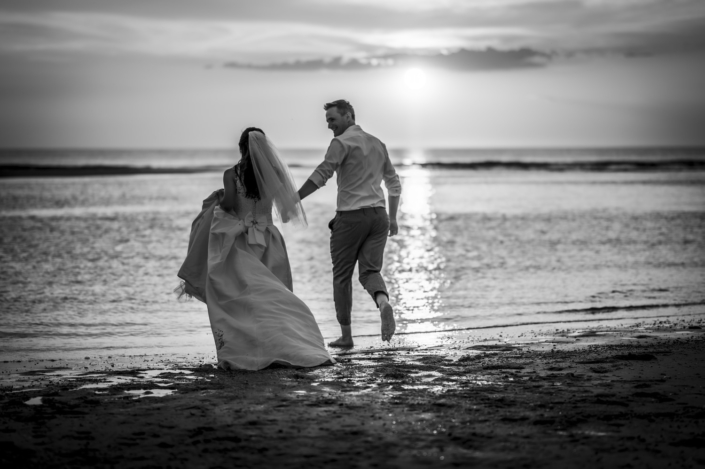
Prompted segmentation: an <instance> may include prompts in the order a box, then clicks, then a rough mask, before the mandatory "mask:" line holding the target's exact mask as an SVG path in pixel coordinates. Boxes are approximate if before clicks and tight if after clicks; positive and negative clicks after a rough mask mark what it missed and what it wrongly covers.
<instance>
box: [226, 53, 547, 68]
mask: <svg viewBox="0 0 705 469" xmlns="http://www.w3.org/2000/svg"><path fill="white" fill-rule="evenodd" d="M550 59H551V55H549V54H546V53H544V52H539V51H535V50H531V49H517V50H496V49H492V48H488V49H485V50H466V49H460V50H458V51H455V52H449V53H439V54H410V53H396V54H385V55H378V56H370V57H350V58H345V57H334V58H332V59H317V60H295V61H293V62H278V63H272V64H265V65H254V64H246V63H239V62H227V63H225V64H223V66H224V67H228V68H249V69H258V70H292V71H294V70H369V69H375V68H385V67H412V66H417V67H419V66H423V67H433V68H443V69H451V70H460V71H479V70H506V69H516V68H531V67H541V66H543V65H545V64H547V63H548V62H549V61H550Z"/></svg>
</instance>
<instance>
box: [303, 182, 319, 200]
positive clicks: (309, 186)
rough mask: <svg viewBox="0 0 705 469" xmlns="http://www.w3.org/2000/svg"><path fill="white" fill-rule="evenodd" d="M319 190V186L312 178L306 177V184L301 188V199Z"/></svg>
mask: <svg viewBox="0 0 705 469" xmlns="http://www.w3.org/2000/svg"><path fill="white" fill-rule="evenodd" d="M317 190H318V186H317V185H315V184H314V183H313V181H311V180H310V179H306V182H304V185H303V186H301V189H299V199H300V200H304V199H305V198H306V197H308V196H309V195H311V194H313V193H314V192H316V191H317Z"/></svg>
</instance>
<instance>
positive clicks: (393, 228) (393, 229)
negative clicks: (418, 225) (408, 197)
mask: <svg viewBox="0 0 705 469" xmlns="http://www.w3.org/2000/svg"><path fill="white" fill-rule="evenodd" d="M387 200H389V236H394V235H396V234H397V233H399V225H398V224H397V209H398V208H399V196H398V195H389V197H387Z"/></svg>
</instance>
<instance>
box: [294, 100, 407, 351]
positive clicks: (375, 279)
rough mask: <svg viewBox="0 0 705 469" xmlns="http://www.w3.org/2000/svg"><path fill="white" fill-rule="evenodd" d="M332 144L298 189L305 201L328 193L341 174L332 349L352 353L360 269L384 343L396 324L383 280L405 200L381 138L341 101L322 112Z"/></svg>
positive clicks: (334, 225)
mask: <svg viewBox="0 0 705 469" xmlns="http://www.w3.org/2000/svg"><path fill="white" fill-rule="evenodd" d="M323 109H325V111H326V121H327V122H328V128H329V129H331V130H332V131H333V140H332V141H331V143H330V146H329V147H328V151H327V152H326V156H325V159H324V160H323V162H322V163H321V164H320V165H318V167H317V168H316V170H315V171H314V172H313V174H311V176H310V177H309V178H308V180H307V181H306V182H305V183H304V185H303V186H301V189H299V197H300V198H301V199H302V200H303V199H304V198H305V197H307V196H309V195H311V194H312V193H313V192H315V191H316V190H318V189H319V188H321V187H323V186H324V185H325V183H326V181H328V179H330V178H331V176H333V173H334V172H336V173H337V181H338V208H337V211H336V215H335V218H334V219H333V220H331V221H330V223H328V227H329V228H330V230H331V236H330V255H331V258H332V260H333V299H334V300H335V312H336V316H337V319H338V322H339V323H340V329H341V331H342V337H340V338H339V339H338V340H335V341H333V342H331V343H330V344H328V345H330V346H331V347H352V346H353V339H352V329H351V325H350V323H351V320H350V313H351V311H352V275H353V270H354V269H355V263H358V265H359V274H360V283H361V284H362V286H363V287H364V288H365V290H367V292H368V293H369V294H370V295H371V296H372V298H373V299H374V301H375V304H376V305H377V307H378V308H379V312H380V316H381V318H382V340H386V341H389V340H390V339H391V338H392V336H393V335H394V330H395V329H396V324H395V322H394V310H393V309H392V305H390V304H389V294H388V293H387V286H386V285H385V283H384V280H383V279H382V276H381V275H380V270H381V269H382V260H383V257H384V246H385V244H386V243H387V235H389V236H394V235H396V234H397V232H398V231H399V228H398V226H397V208H398V207H399V196H400V195H401V183H400V182H399V176H397V173H396V171H394V166H392V163H391V161H390V160H389V155H388V154H387V148H386V147H385V146H384V144H383V143H382V142H380V141H379V139H377V138H376V137H374V136H372V135H370V134H368V133H366V132H364V131H363V130H362V129H361V128H360V126H359V125H356V124H355V110H354V109H353V107H352V105H351V104H350V103H349V102H347V101H345V100H343V99H339V100H337V101H333V102H332V103H327V104H325V105H324V106H323ZM382 180H384V185H385V186H386V187H387V191H388V193H389V215H387V211H386V210H385V209H384V206H385V203H384V193H383V192H382V187H381V185H380V183H381V182H382Z"/></svg>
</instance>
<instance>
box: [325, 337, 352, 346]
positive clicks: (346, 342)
mask: <svg viewBox="0 0 705 469" xmlns="http://www.w3.org/2000/svg"><path fill="white" fill-rule="evenodd" d="M328 346H329V347H340V348H351V347H352V346H353V340H352V338H350V339H348V338H346V337H341V338H340V339H338V340H334V341H333V342H328Z"/></svg>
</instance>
